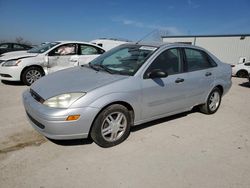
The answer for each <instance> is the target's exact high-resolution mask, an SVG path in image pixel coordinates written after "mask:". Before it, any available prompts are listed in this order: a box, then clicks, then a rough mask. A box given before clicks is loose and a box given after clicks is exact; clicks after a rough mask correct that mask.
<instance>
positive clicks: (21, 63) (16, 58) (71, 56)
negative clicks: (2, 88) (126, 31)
mask: <svg viewBox="0 0 250 188" xmlns="http://www.w3.org/2000/svg"><path fill="white" fill-rule="evenodd" d="M104 52H105V50H104V49H103V48H101V47H100V46H97V45H95V44H91V43H87V42H78V41H56V42H50V43H47V44H43V45H40V46H38V47H35V48H32V49H30V50H28V51H27V52H22V53H10V54H6V55H3V56H1V57H0V80H7V81H22V82H23V83H24V84H26V85H31V84H32V83H33V82H34V81H36V80H37V79H39V78H41V77H42V76H44V75H47V74H49V73H52V72H55V71H58V70H62V69H66V68H70V67H73V66H80V65H83V64H87V63H89V62H90V61H92V60H93V59H95V58H96V57H98V56H99V55H100V54H103V53H104Z"/></svg>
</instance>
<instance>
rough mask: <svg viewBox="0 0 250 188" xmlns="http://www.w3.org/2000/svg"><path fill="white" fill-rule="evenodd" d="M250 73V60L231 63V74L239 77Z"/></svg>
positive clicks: (244, 76)
mask: <svg viewBox="0 0 250 188" xmlns="http://www.w3.org/2000/svg"><path fill="white" fill-rule="evenodd" d="M249 73H250V62H246V63H239V64H236V65H232V75H233V76H237V77H240V78H247V77H248V74H249Z"/></svg>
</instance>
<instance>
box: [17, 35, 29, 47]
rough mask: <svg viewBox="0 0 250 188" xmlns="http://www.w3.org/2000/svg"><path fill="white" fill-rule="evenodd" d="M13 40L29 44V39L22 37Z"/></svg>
mask: <svg viewBox="0 0 250 188" xmlns="http://www.w3.org/2000/svg"><path fill="white" fill-rule="evenodd" d="M15 42H16V43H18V44H27V45H31V42H30V41H27V40H24V39H23V37H20V36H19V37H16V39H15Z"/></svg>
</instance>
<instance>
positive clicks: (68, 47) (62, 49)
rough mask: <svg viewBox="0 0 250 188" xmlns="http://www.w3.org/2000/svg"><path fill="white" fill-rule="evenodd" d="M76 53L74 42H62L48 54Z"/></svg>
mask: <svg viewBox="0 0 250 188" xmlns="http://www.w3.org/2000/svg"><path fill="white" fill-rule="evenodd" d="M74 54H76V44H64V45H61V46H59V47H57V48H56V49H54V50H52V51H51V52H50V53H49V55H50V56H64V55H74Z"/></svg>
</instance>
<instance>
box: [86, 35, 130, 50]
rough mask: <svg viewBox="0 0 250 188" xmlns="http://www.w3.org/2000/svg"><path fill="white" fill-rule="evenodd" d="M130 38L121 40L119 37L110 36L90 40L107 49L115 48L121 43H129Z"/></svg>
mask: <svg viewBox="0 0 250 188" xmlns="http://www.w3.org/2000/svg"><path fill="white" fill-rule="evenodd" d="M128 42H129V41H128V40H119V39H112V38H111V39H108V38H100V39H96V40H92V41H90V43H93V44H96V45H98V46H101V47H102V48H103V49H105V50H106V51H108V50H110V49H112V48H115V47H117V46H119V45H122V44H126V43H128Z"/></svg>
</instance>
